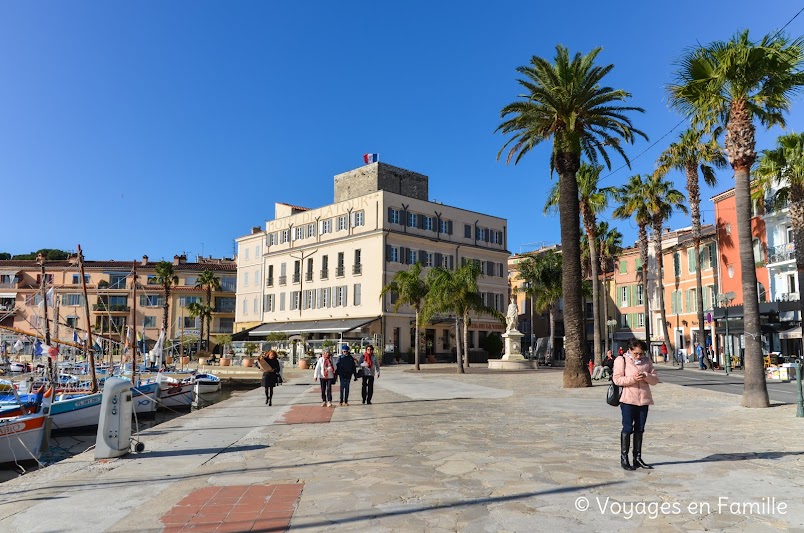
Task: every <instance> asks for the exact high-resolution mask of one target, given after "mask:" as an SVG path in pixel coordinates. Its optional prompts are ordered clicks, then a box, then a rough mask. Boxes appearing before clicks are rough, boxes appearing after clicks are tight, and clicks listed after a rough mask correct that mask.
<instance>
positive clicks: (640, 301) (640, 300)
mask: <svg viewBox="0 0 804 533" xmlns="http://www.w3.org/2000/svg"><path fill="white" fill-rule="evenodd" d="M636 293H637V298H636V299H637V305H644V304H645V287H644V285H641V284H640V285H637V286H636Z"/></svg>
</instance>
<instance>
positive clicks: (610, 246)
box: [596, 222, 644, 351]
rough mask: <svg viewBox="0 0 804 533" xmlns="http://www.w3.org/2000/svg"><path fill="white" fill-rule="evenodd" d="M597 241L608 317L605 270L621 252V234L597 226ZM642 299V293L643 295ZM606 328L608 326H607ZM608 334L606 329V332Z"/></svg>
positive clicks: (604, 314)
mask: <svg viewBox="0 0 804 533" xmlns="http://www.w3.org/2000/svg"><path fill="white" fill-rule="evenodd" d="M596 233H597V240H598V242H599V243H600V270H601V271H603V316H604V317H606V320H608V317H609V291H608V289H607V288H606V281H607V278H606V270H607V269H608V265H609V264H610V263H611V262H612V261H613V260H614V258H615V257H618V256H619V255H620V252H622V250H623V234H622V233H620V230H618V229H617V228H611V229H609V223H608V222H601V223H599V224H598V225H597V231H596ZM643 298H644V293H643ZM607 327H608V326H607ZM606 333H608V329H607V330H606ZM605 339H606V341H605V343H604V344H605V351H608V350H609V337H608V334H607V335H605Z"/></svg>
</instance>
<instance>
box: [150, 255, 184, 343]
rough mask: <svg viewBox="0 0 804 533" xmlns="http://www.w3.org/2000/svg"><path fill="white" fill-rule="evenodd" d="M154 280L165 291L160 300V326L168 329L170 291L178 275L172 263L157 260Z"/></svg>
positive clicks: (177, 280) (176, 281) (176, 283)
mask: <svg viewBox="0 0 804 533" xmlns="http://www.w3.org/2000/svg"><path fill="white" fill-rule="evenodd" d="M155 273H156V276H155V278H156V279H155V281H156V283H157V284H158V285H161V286H162V290H164V291H165V301H164V302H162V311H163V312H162V328H163V329H164V330H165V332H167V331H168V314H169V310H170V291H171V289H172V288H173V287H174V286H176V285H178V284H179V277H178V276H177V275H176V272H174V270H173V263H169V262H167V261H159V262H158V263H157V264H156V268H155ZM166 334H167V333H166Z"/></svg>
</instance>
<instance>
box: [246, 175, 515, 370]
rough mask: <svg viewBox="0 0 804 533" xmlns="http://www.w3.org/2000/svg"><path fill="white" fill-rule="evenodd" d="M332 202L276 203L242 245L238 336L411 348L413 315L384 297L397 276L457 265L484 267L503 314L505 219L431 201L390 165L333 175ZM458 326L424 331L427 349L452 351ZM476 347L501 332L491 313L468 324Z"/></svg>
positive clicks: (484, 281) (485, 284)
mask: <svg viewBox="0 0 804 533" xmlns="http://www.w3.org/2000/svg"><path fill="white" fill-rule="evenodd" d="M334 199H335V203H333V204H330V205H326V206H323V207H320V208H316V209H308V208H303V207H298V206H291V205H288V204H282V203H277V204H276V206H275V217H274V218H273V219H272V220H268V221H266V223H265V227H264V229H263V228H254V229H252V232H251V233H250V234H249V235H245V236H243V237H240V238H238V239H236V242H237V247H238V254H237V265H238V278H239V281H238V286H237V312H236V326H235V329H236V330H237V331H246V330H248V332H247V336H248V337H249V338H251V339H255V340H259V339H261V338H264V337H266V336H268V335H270V334H271V333H282V334H286V335H288V336H290V338H299V339H303V340H317V339H318V340H320V339H325V338H338V339H340V338H348V339H361V340H365V341H370V342H372V343H374V344H376V345H378V346H382V347H383V348H384V350H385V351H386V352H395V353H400V352H401V353H406V352H409V351H412V348H413V346H414V338H413V337H414V334H413V333H412V332H413V330H414V324H413V316H414V313H413V310H412V309H410V308H407V307H401V308H400V309H399V310H398V311H395V310H394V304H395V303H396V300H395V295H394V294H388V295H386V296H385V297H384V298H380V292H381V291H382V288H383V287H384V286H385V285H387V284H388V283H390V281H391V280H392V278H393V276H394V274H396V273H397V272H399V271H400V270H404V269H407V268H409V267H410V266H411V265H413V264H415V263H417V262H418V263H421V264H422V266H423V267H424V271H425V273H426V272H427V271H428V270H429V269H430V268H432V267H434V266H437V265H438V266H442V267H445V268H449V269H455V268H456V267H458V266H460V265H461V264H463V263H465V262H466V261H468V260H476V261H479V262H480V265H481V268H482V271H483V274H484V276H483V277H481V278H480V280H479V285H480V291H481V293H482V294H483V298H484V301H485V303H486V304H487V305H489V306H491V307H494V308H495V309H497V310H499V311H501V312H504V311H505V309H506V307H507V296H508V285H507V277H508V272H507V267H506V261H507V258H508V255H509V252H508V251H507V249H506V230H507V228H506V221H505V219H502V218H499V217H495V216H491V215H486V214H482V213H477V212H473V211H468V210H465V209H461V208H458V207H453V206H447V205H444V204H441V203H436V202H431V201H429V199H428V177H427V176H424V175H422V174H418V173H415V172H411V171H408V170H405V169H401V168H398V167H394V166H391V165H388V164H385V163H372V164H369V165H366V166H364V167H360V168H358V169H355V170H352V171H349V172H346V173H343V174H340V175H337V176H335V194H334ZM452 325H453V322H452V321H450V320H449V319H448V317H439V318H437V319H435V320H434V321H433V322H432V323H431V324H428V325H427V326H426V327H424V328H421V330H422V338H421V339H420V343H421V347H422V353H427V354H436V353H450V352H451V351H452V349H453V348H454V347H455V343H454V337H453V335H454V332H453V328H452ZM470 330H471V334H470V341H469V344H470V348H471V347H478V346H479V344H480V343H481V341H482V339H483V337H484V336H485V335H487V334H488V333H489V332H492V331H498V332H502V331H503V330H504V326H503V325H502V324H501V323H500V322H499V321H497V320H495V319H491V318H489V317H475V318H474V319H473V320H472V323H471V325H470Z"/></svg>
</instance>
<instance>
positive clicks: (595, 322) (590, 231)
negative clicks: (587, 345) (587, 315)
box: [586, 220, 603, 366]
mask: <svg viewBox="0 0 804 533" xmlns="http://www.w3.org/2000/svg"><path fill="white" fill-rule="evenodd" d="M586 236H587V238H588V240H589V257H590V261H591V263H592V264H591V265H590V266H591V267H592V326H593V327H594V333H593V334H592V340H593V348H592V356H593V358H594V361H595V366H600V365H602V364H603V357H602V354H601V353H600V346H601V342H600V280H599V279H598V273H599V270H598V267H599V266H600V265H598V262H597V261H598V260H597V239H596V238H595V224H594V220H592V226H588V227H587V228H586Z"/></svg>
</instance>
